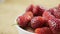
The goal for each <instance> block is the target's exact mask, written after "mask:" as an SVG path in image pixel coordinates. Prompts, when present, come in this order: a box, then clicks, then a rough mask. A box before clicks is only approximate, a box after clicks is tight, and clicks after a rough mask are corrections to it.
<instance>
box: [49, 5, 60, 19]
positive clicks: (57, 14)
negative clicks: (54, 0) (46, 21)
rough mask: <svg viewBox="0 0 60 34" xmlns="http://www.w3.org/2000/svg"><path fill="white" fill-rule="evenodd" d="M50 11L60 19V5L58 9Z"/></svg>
mask: <svg viewBox="0 0 60 34" xmlns="http://www.w3.org/2000/svg"><path fill="white" fill-rule="evenodd" d="M49 11H50V12H51V13H52V15H54V16H55V17H56V18H59V19H60V5H59V6H58V7H55V8H52V9H49Z"/></svg>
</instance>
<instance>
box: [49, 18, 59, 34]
mask: <svg viewBox="0 0 60 34" xmlns="http://www.w3.org/2000/svg"><path fill="white" fill-rule="evenodd" d="M48 24H49V26H50V29H51V30H52V32H53V33H54V34H60V19H51V20H49V21H48Z"/></svg>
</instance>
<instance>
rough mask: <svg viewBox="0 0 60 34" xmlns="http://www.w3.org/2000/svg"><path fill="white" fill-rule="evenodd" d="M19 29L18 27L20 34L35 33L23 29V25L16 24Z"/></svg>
mask: <svg viewBox="0 0 60 34" xmlns="http://www.w3.org/2000/svg"><path fill="white" fill-rule="evenodd" d="M16 27H17V29H18V32H19V34H33V33H32V32H28V31H26V30H24V29H22V28H21V27H19V26H18V25H16Z"/></svg>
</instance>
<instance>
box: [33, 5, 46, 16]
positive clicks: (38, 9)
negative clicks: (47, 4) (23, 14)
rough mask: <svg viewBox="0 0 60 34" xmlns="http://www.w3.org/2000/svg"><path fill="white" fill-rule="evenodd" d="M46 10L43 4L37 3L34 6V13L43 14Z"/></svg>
mask: <svg viewBox="0 0 60 34" xmlns="http://www.w3.org/2000/svg"><path fill="white" fill-rule="evenodd" d="M44 10H45V9H43V8H42V7H41V6H38V5H37V6H35V7H34V8H33V14H34V15H36V16H42V14H43V12H44Z"/></svg>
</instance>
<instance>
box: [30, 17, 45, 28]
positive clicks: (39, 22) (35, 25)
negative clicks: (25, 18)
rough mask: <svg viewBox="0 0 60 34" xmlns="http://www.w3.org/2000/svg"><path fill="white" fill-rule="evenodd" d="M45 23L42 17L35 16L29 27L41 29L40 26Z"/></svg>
mask: <svg viewBox="0 0 60 34" xmlns="http://www.w3.org/2000/svg"><path fill="white" fill-rule="evenodd" d="M44 23H45V20H44V18H43V17H41V16H37V17H34V18H33V19H32V20H31V27H32V28H34V29H35V28H38V27H42V25H43V24H44Z"/></svg>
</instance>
